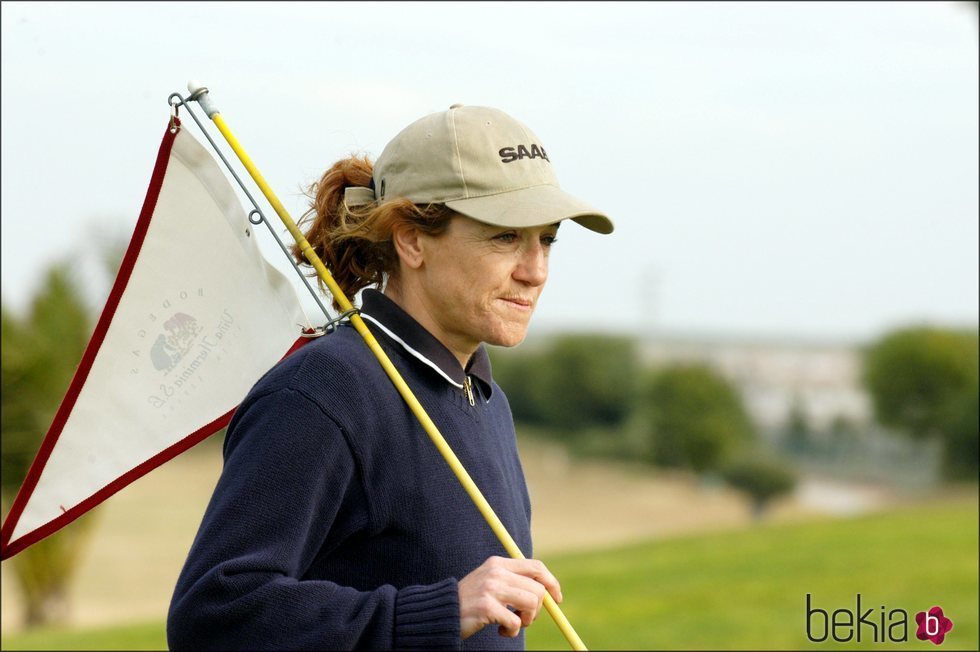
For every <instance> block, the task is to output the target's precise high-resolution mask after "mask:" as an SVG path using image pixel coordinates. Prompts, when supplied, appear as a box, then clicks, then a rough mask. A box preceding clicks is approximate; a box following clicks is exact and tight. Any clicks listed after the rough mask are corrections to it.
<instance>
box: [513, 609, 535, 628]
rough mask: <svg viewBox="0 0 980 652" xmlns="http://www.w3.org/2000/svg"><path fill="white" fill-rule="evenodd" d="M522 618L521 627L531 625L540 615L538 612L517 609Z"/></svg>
mask: <svg viewBox="0 0 980 652" xmlns="http://www.w3.org/2000/svg"><path fill="white" fill-rule="evenodd" d="M514 613H516V614H517V615H518V616H519V617H520V619H521V627H530V626H531V623H533V622H534V620H535V619H536V618H537V617H538V614H537V613H533V614H532V613H531V612H529V611H515V612H514Z"/></svg>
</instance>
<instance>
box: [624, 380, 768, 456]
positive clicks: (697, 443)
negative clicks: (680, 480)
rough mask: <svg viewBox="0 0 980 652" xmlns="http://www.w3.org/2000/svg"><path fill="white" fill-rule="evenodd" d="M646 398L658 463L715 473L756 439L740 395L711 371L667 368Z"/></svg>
mask: <svg viewBox="0 0 980 652" xmlns="http://www.w3.org/2000/svg"><path fill="white" fill-rule="evenodd" d="M642 398H643V410H644V411H645V413H646V415H647V419H648V423H649V427H650V434H651V449H650V451H651V452H650V456H651V460H652V461H653V462H654V463H656V464H662V465H666V466H680V467H688V468H691V469H693V470H695V471H697V472H699V473H702V472H705V471H708V470H715V469H718V468H719V467H720V466H721V465H723V464H724V463H725V462H726V461H727V460H728V459H730V457H731V456H732V455H733V454H734V453H735V452H737V451H738V450H739V448H741V447H742V446H743V445H744V444H746V443H748V442H750V441H751V440H753V439H754V438H755V431H754V429H753V426H752V423H751V421H750V420H749V417H748V414H747V413H746V411H745V408H744V406H743V405H742V401H741V398H740V397H739V395H738V393H737V392H736V391H735V389H734V388H733V387H732V386H731V385H730V384H729V383H728V382H727V381H726V380H725V379H724V378H722V377H721V376H719V375H717V374H716V373H715V372H714V371H712V370H711V369H709V368H708V367H705V366H702V365H684V366H676V367H668V368H666V369H664V370H662V371H660V372H659V373H656V374H655V375H654V376H653V377H652V378H651V379H649V381H648V382H647V386H646V388H645V389H644V391H643V396H642Z"/></svg>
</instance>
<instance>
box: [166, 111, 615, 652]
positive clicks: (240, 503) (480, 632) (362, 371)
mask: <svg viewBox="0 0 980 652" xmlns="http://www.w3.org/2000/svg"><path fill="white" fill-rule="evenodd" d="M312 191H313V199H314V201H313V206H312V208H311V210H310V213H308V217H309V218H311V220H310V224H309V228H308V232H307V239H308V240H309V242H310V243H311V245H312V246H313V247H314V249H315V250H316V252H317V254H318V255H319V256H320V258H321V259H322V260H323V261H324V263H325V264H326V265H327V267H329V268H330V269H331V271H332V273H333V275H334V278H335V279H336V280H337V282H338V283H339V285H340V286H341V288H342V289H343V290H344V292H345V293H346V294H347V295H348V296H353V295H354V293H356V292H357V291H359V290H361V289H362V288H366V289H364V292H363V295H362V297H363V299H362V307H361V314H362V317H363V318H364V320H365V322H366V323H367V324H368V326H369V328H370V329H371V330H372V332H373V333H374V334H375V335H376V337H377V338H378V340H379V341H380V343H381V345H382V347H383V348H384V349H385V350H386V352H387V353H388V355H389V356H390V357H391V360H392V362H393V363H394V365H395V366H396V367H397V368H398V370H399V372H400V373H401V374H402V375H403V377H404V378H405V380H406V382H407V383H408V385H409V386H410V387H411V388H412V389H413V391H414V392H415V394H416V396H417V397H418V399H419V401H420V402H421V403H422V405H423V406H424V407H425V409H426V411H427V412H428V414H429V416H430V417H432V419H433V421H434V422H435V423H436V425H437V426H438V427H439V428H440V431H441V432H442V434H443V436H444V437H445V438H446V440H447V442H448V443H449V444H450V446H451V447H452V448H453V450H454V451H455V452H456V454H457V456H458V457H459V458H460V460H461V461H462V463H463V465H464V466H465V467H466V469H467V470H468V471H469V473H470V475H471V476H472V477H473V479H474V481H475V482H476V484H477V486H479V487H480V489H481V490H482V492H483V493H484V495H485V496H486V498H487V500H488V501H489V503H490V504H491V506H492V507H493V508H494V511H495V512H496V513H497V515H498V516H499V517H500V519H501V520H502V521H503V523H504V525H505V526H506V527H507V529H508V531H509V532H510V533H511V535H512V536H513V537H514V539H515V540H516V542H517V543H518V545H519V546H520V547H521V550H522V551H523V552H524V554H525V555H526V556H527V557H529V559H526V560H514V559H510V558H506V557H505V552H504V550H503V547H502V546H501V545H500V544H499V542H498V541H497V540H496V538H495V537H494V535H493V533H492V532H491V531H490V528H489V527H488V526H487V525H486V523H485V522H484V521H483V519H482V517H481V516H480V514H479V512H478V511H477V510H476V508H475V506H474V505H473V504H472V503H471V501H470V500H469V498H468V497H467V496H466V494H465V492H464V491H463V489H462V488H461V487H460V486H459V484H458V482H457V481H456V479H455V477H454V476H453V474H452V472H451V471H450V469H449V467H448V466H447V465H446V463H445V462H444V461H443V459H442V458H441V457H440V455H439V453H438V452H437V450H436V449H435V447H434V446H433V445H432V443H431V442H430V441H429V439H428V437H427V436H426V435H425V434H424V432H423V431H422V429H421V427H420V426H419V425H418V423H417V422H416V420H415V417H414V416H413V415H412V413H411V412H410V411H409V410H408V408H407V407H406V406H405V404H404V402H403V401H402V399H401V398H400V397H399V395H398V394H397V392H396V391H395V389H394V387H393V386H392V385H391V382H390V381H389V380H388V378H387V377H386V376H385V374H384V372H383V371H382V369H381V367H380V365H378V363H377V362H376V361H375V359H374V358H373V356H372V355H371V353H370V352H369V350H368V348H367V347H366V346H365V345H364V343H363V342H362V341H361V339H360V337H359V336H358V335H357V334H356V332H355V331H354V329H353V328H351V327H350V326H349V325H345V326H341V327H339V328H338V329H337V330H336V331H335V332H334V333H331V334H329V335H327V336H325V337H322V338H320V339H319V340H317V341H315V342H313V343H311V344H309V345H307V346H306V347H304V348H302V349H300V350H299V351H298V352H296V353H295V354H293V355H292V356H290V357H289V358H287V359H286V360H284V361H283V362H282V363H280V364H279V365H277V366H276V367H275V368H274V369H272V370H271V371H270V372H268V373H267V374H266V375H265V376H264V377H263V378H262V379H261V380H260V381H259V382H258V383H257V384H256V385H255V387H254V388H253V389H252V391H251V392H250V393H249V395H248V396H247V397H246V398H245V400H244V401H243V402H242V404H241V406H240V407H239V408H238V410H237V412H236V413H235V416H234V418H233V419H232V421H231V423H230V425H229V427H228V434H227V436H226V438H225V444H224V458H225V465H224V469H223V472H222V475H221V478H220V479H219V481H218V484H217V487H216V488H215V492H214V495H213V497H212V499H211V502H210V504H209V505H208V508H207V511H206V513H205V515H204V520H203V522H202V524H201V528H200V530H199V532H198V534H197V538H196V539H195V541H194V544H193V546H192V548H191V551H190V553H189V555H188V558H187V561H186V564H185V566H184V569H183V571H182V573H181V575H180V578H179V580H178V582H177V587H176V590H175V592H174V597H173V601H172V603H171V608H170V614H169V618H168V621H167V636H168V640H169V643H170V645H171V647H173V648H225V649H231V648H247V649H257V648H276V649H299V648H312V649H323V648H331V649H341V648H343V649H349V648H355V647H366V648H375V649H377V648H385V649H388V648H412V647H416V648H417V647H424V648H432V647H450V648H460V647H463V648H474V649H520V648H523V631H522V628H523V627H527V626H528V625H530V624H531V623H532V622H533V621H534V619H535V618H536V617H537V615H538V612H539V610H540V608H541V604H542V600H543V598H544V594H545V592H546V591H548V592H550V593H551V594H552V596H553V597H554V598H555V600H557V601H559V602H560V601H561V599H562V596H561V591H560V588H559V585H558V582H557V580H556V579H555V578H554V576H552V574H551V573H550V572H549V571H548V569H547V568H546V567H545V566H544V565H543V564H542V563H541V562H539V561H537V560H534V559H530V557H531V538H530V516H531V506H530V502H529V500H528V495H527V489H526V486H525V483H524V475H523V471H522V469H521V464H520V460H519V459H518V454H517V448H516V445H515V436H514V426H513V419H512V416H511V412H510V408H509V406H508V404H507V399H506V397H505V396H504V394H503V392H502V391H501V389H500V387H499V386H497V385H496V384H495V383H494V382H493V379H492V377H491V375H490V363H489V360H488V358H487V352H486V349H485V348H484V346H483V344H484V343H489V344H496V345H502V346H514V345H516V344H518V343H519V342H520V341H521V340H523V338H524V335H525V333H526V331H527V326H528V322H529V320H530V318H531V314H532V312H533V311H534V308H535V306H536V305H537V301H538V298H539V296H540V294H541V290H542V289H543V288H544V284H545V281H546V279H547V276H548V252H549V250H550V248H551V246H552V245H553V243H554V241H555V236H556V234H557V231H558V227H559V223H560V222H561V221H562V220H564V219H568V218H571V219H573V220H575V221H577V222H579V223H580V224H582V225H584V226H586V227H587V228H590V229H592V230H594V231H598V232H601V233H609V232H611V231H612V223H611V222H610V221H609V219H608V218H607V217H606V216H604V215H602V214H601V213H600V212H598V211H596V210H595V209H594V208H592V207H590V206H588V205H587V204H584V203H583V202H581V201H579V200H577V199H575V198H574V197H571V196H570V195H567V194H565V193H564V192H562V191H561V190H559V188H558V183H557V179H556V178H555V176H554V173H553V171H552V169H551V162H550V160H549V158H548V155H547V152H546V151H545V149H544V147H543V146H542V145H541V142H540V141H539V140H538V139H537V138H536V137H535V136H534V135H533V134H532V133H531V131H530V130H529V129H527V127H525V126H524V125H522V124H521V123H519V122H517V121H516V120H514V119H513V118H511V117H510V116H508V115H507V114H505V113H503V112H501V111H498V110H495V109H490V108H485V107H466V106H461V105H454V106H453V107H451V108H450V109H449V110H448V111H444V112H440V113H435V114H432V115H429V116H426V117H424V118H422V119H421V120H418V121H416V122H415V123H413V124H411V125H410V126H408V127H407V128H406V129H404V130H403V131H402V132H401V133H399V134H398V135H397V136H396V137H395V138H394V140H392V141H391V142H390V143H389V144H388V145H387V147H385V150H384V152H383V153H382V154H381V156H380V157H379V158H378V161H377V163H376V164H375V165H374V166H373V168H372V165H371V163H370V162H369V161H368V160H367V159H365V158H349V159H346V160H342V161H340V162H338V163H336V164H335V165H333V166H332V167H331V168H330V169H329V170H327V172H326V173H325V174H324V175H323V177H322V178H321V179H320V181H319V182H318V183H317V184H315V185H314V187H313V189H312ZM293 253H294V255H296V256H297V259H300V260H301V259H302V258H301V255H300V252H298V251H294V252H293ZM372 288H380V289H383V292H381V291H378V290H377V289H372ZM486 625H496V626H497V627H485V626H486Z"/></svg>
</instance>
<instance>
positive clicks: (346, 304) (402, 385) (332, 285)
mask: <svg viewBox="0 0 980 652" xmlns="http://www.w3.org/2000/svg"><path fill="white" fill-rule="evenodd" d="M187 88H188V90H189V91H190V93H191V95H190V97H189V98H188V99H189V100H196V101H197V102H198V104H200V105H201V108H202V109H203V110H204V112H205V113H206V114H207V116H208V117H209V118H210V119H211V121H212V122H214V124H215V126H216V127H217V128H218V131H220V132H221V135H222V136H224V137H225V140H226V141H228V145H229V146H231V148H232V149H233V150H234V151H235V154H236V155H237V156H238V159H239V160H240V161H241V162H242V165H244V166H245V169H246V170H248V173H249V174H250V175H251V176H252V179H253V180H254V181H255V184H256V185H257V186H258V187H259V189H260V190H261V191H262V194H263V195H265V198H266V199H267V200H269V204H271V205H272V208H273V209H274V210H275V211H276V214H277V215H279V219H281V220H282V223H283V224H284V225H285V226H286V229H287V230H288V231H289V233H290V234H291V235H292V236H293V238H294V239H295V240H296V244H298V245H299V248H300V250H301V251H302V252H303V255H304V256H305V257H306V259H307V260H308V261H309V262H310V264H311V265H313V268H314V269H315V270H316V272H317V275H318V276H319V277H320V278H321V279H322V280H323V282H324V283H325V284H326V285H327V287H328V288H329V289H330V293H331V294H333V297H334V299H335V300H336V301H337V304H338V305H339V306H340V308H341V310H343V311H348V310H352V309H353V306H352V305H351V302H350V301H349V300H348V299H347V297H346V296H344V292H343V291H342V290H341V289H340V286H339V285H337V282H336V281H335V280H334V278H333V276H332V275H331V274H330V271H329V270H327V268H326V266H325V265H324V264H323V261H321V260H320V257H319V256H317V255H316V252H315V251H314V250H313V247H312V246H310V243H309V242H307V240H306V237H305V236H304V235H303V232H302V231H300V230H299V227H297V226H296V223H295V222H294V221H293V219H292V218H291V217H290V216H289V213H288V212H287V211H286V208H285V207H284V206H283V205H282V202H280V201H279V198H278V197H276V194H275V193H274V192H273V191H272V188H270V187H269V184H268V183H266V180H265V177H263V176H262V173H261V172H259V170H258V168H257V167H255V164H254V163H253V162H252V159H251V158H250V157H249V155H248V154H247V153H246V152H245V150H244V149H243V148H242V146H241V144H240V143H239V142H238V139H237V138H235V135H234V134H233V133H231V129H229V128H228V124H227V123H226V122H225V120H224V118H223V117H222V116H221V113H220V112H219V111H218V109H217V108H216V107H215V106H214V103H213V102H212V101H211V98H210V96H209V94H208V89H207V88H206V87H205V86H204V85H203V84H201V83H200V82H193V81H192V82H190V83H189V84H188V85H187ZM350 322H351V324H352V325H353V326H354V328H355V329H356V330H357V332H358V333H359V334H360V335H361V337H362V338H363V339H364V342H365V343H366V344H367V345H368V348H370V349H371V352H372V353H374V356H375V357H376V358H377V359H378V362H380V363H381V366H382V367H383V368H384V370H385V373H387V374H388V378H390V379H391V382H392V383H393V384H394V386H395V388H396V389H397V390H398V393H399V394H401V397H402V398H403V399H404V400H405V403H407V404H408V407H409V409H411V411H412V413H413V414H414V415H415V417H416V418H417V419H418V421H419V423H420V424H422V428H423V429H424V430H425V432H426V434H427V435H428V436H429V439H431V440H432V443H433V444H435V446H436V448H437V449H439V453H441V454H442V457H443V459H445V460H446V463H447V464H449V467H450V468H451V469H452V471H453V473H454V474H455V475H456V478H457V479H458V480H459V482H460V484H461V485H463V489H465V490H466V493H467V495H469V497H470V499H471V500H472V501H473V503H474V504H475V505H476V507H477V509H478V510H480V513H481V514H482V515H483V518H484V519H485V520H486V522H487V524H488V525H490V529H491V530H493V533H494V534H496V535H497V539H499V540H500V543H502V544H503V546H504V549H505V550H506V551H507V554H509V555H510V556H511V557H513V558H514V559H524V558H525V557H524V553H522V552H521V549H520V548H519V547H518V546H517V543H516V542H515V541H514V539H513V537H511V536H510V533H509V532H508V531H507V528H506V527H504V524H503V523H502V522H501V521H500V519H499V518H498V517H497V515H496V514H495V513H494V511H493V508H492V507H491V506H490V503H488V502H487V499H486V498H484V497H483V493H482V492H481V491H480V489H479V488H478V487H477V486H476V483H475V482H473V479H472V478H471V477H470V474H469V473H467V472H466V469H465V468H464V467H463V465H462V463H461V462H460V461H459V458H458V457H456V454H455V453H454V452H453V450H452V448H450V447H449V444H448V443H447V442H446V440H445V438H444V437H443V436H442V433H440V432H439V429H438V428H437V427H436V425H435V424H434V423H433V422H432V419H430V418H429V415H428V414H426V412H425V408H423V407H422V404H421V403H419V401H418V399H417V398H415V394H413V393H412V390H411V389H410V388H409V387H408V384H407V383H406V382H405V380H404V379H403V378H402V376H401V374H400V373H398V370H397V369H396V368H395V366H394V365H393V364H392V363H391V360H389V359H388V355H387V354H386V353H385V352H384V350H383V349H382V348H381V345H379V344H378V341H377V340H376V339H375V337H374V335H372V334H371V331H369V330H368V328H367V325H365V323H364V320H363V319H361V316H360V315H359V314H358V313H356V312H354V313H352V314H351V316H350ZM544 606H545V608H546V609H547V610H548V613H549V614H551V617H552V619H553V620H554V621H555V624H556V625H558V629H559V630H561V633H562V634H563V635H564V636H565V638H566V639H567V640H568V643H569V645H571V646H572V649H573V650H587V649H588V648H586V647H585V643H583V642H582V639H581V638H579V636H578V634H577V633H576V632H575V629H574V628H573V627H572V624H571V623H570V622H568V618H566V617H565V614H564V613H562V610H561V608H560V607H559V606H558V604H557V603H556V602H555V601H554V599H553V598H552V597H551V595H550V594H549V593H545V596H544Z"/></svg>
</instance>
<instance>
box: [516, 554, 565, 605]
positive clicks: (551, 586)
mask: <svg viewBox="0 0 980 652" xmlns="http://www.w3.org/2000/svg"><path fill="white" fill-rule="evenodd" d="M506 562H509V563H506V568H507V569H508V570H510V571H511V572H514V573H517V574H519V575H524V576H525V577H530V578H532V579H534V580H536V581H537V582H540V583H541V584H542V585H543V586H544V587H545V588H546V589H548V593H550V594H551V597H553V598H554V599H555V601H557V602H561V601H562V595H561V584H559V583H558V578H557V577H555V576H554V575H552V574H551V571H549V570H548V567H547V566H545V565H544V564H543V563H542V562H540V561H538V560H537V559H508V560H506Z"/></svg>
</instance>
